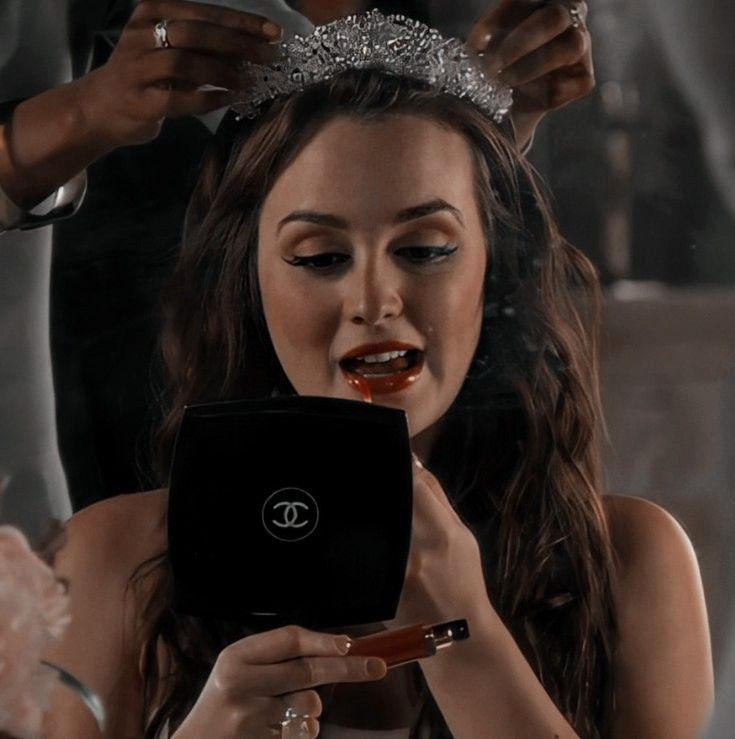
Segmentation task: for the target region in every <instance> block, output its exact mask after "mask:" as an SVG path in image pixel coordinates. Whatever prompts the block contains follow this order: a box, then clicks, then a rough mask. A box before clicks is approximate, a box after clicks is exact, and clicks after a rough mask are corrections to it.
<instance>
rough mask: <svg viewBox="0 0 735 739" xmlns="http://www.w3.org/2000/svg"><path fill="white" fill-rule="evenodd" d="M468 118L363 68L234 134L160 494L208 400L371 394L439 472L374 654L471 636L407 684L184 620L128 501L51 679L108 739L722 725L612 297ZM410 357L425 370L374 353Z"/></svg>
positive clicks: (321, 649)
mask: <svg viewBox="0 0 735 739" xmlns="http://www.w3.org/2000/svg"><path fill="white" fill-rule="evenodd" d="M454 93H456V89H455V91H454V92H453V93H447V92H446V91H442V90H441V89H437V86H435V85H433V84H430V83H426V82H423V81H417V80H416V79H413V78H410V77H408V76H400V75H396V74H386V73H385V72H383V71H379V70H378V71H376V70H364V69H363V70H357V69H348V70H347V71H344V72H342V73H340V74H337V75H336V76H334V77H333V78H331V79H327V80H323V81H320V82H317V83H316V84H313V85H308V86H306V87H303V88H302V89H298V90H296V91H295V92H293V93H291V94H286V95H280V96H278V97H276V98H275V99H274V100H273V101H272V102H267V103H266V104H265V105H264V107H263V109H261V110H260V112H259V116H258V117H257V118H255V120H254V121H253V122H247V121H241V122H239V123H238V124H235V123H232V127H231V129H230V130H227V129H225V130H224V131H223V133H222V136H221V137H220V142H219V148H218V150H217V151H215V152H214V153H213V155H212V156H211V157H210V158H209V160H208V161H207V163H206V166H205V168H204V171H203V172H202V176H201V179H200V182H199V184H198V187H197V190H196V192H195V195H194V198H193V201H192V203H191V205H190V209H189V213H188V219H187V224H186V235H185V239H184V246H183V250H182V254H181V258H180V262H179V265H178V268H177V271H176V274H175V276H174V280H173V283H172V285H171V289H170V293H169V300H168V322H167V328H166V332H165V336H164V344H163V346H164V355H165V359H166V364H167V367H168V371H169V376H170V381H171V385H170V393H169V396H168V401H169V404H170V412H169V413H168V416H167V418H166V420H165V422H164V424H163V426H162V428H161V433H160V442H161V444H160V446H161V450H162V464H163V466H164V467H165V462H166V456H167V454H168V453H170V447H171V442H172V436H173V433H174V432H175V429H176V426H177V423H178V421H179V419H180V417H181V413H182V409H183V407H184V405H185V404H187V403H192V402H196V401H200V400H205V399H207V400H211V399H215V398H238V397H268V396H270V395H272V394H274V393H281V394H289V393H294V392H295V393H298V394H305V395H324V396H332V397H340V398H351V399H359V398H360V393H359V392H358V390H356V388H355V385H357V384H359V383H363V384H364V383H367V385H368V387H369V388H370V389H371V390H372V392H373V395H374V398H373V400H374V402H378V403H381V404H385V405H388V406H392V407H396V408H401V409H404V410H405V411H406V413H407V415H408V420H409V426H410V429H411V436H412V447H413V450H414V453H415V455H416V456H417V458H418V459H419V460H421V462H423V464H421V463H420V462H418V461H417V463H416V465H415V469H414V501H415V502H414V518H413V528H412V540H411V551H410V555H409V565H408V569H407V573H406V580H405V584H404V589H403V593H402V596H401V603H400V606H399V610H398V613H397V615H396V619H395V620H394V621H393V622H391V623H389V624H385V625H382V624H377V625H373V626H372V629H370V628H369V630H375V629H376V628H377V629H379V628H382V627H384V626H388V627H392V626H399V625H404V624H409V623H415V622H425V623H428V622H433V621H438V620H444V619H448V618H455V617H459V616H464V617H466V618H468V620H469V621H470V624H471V629H472V638H471V639H470V640H469V641H467V642H462V643H460V644H457V645H455V646H454V647H452V649H449V650H446V651H445V652H443V653H441V654H439V655H437V656H435V657H433V658H431V659H427V660H423V661H422V662H421V663H420V666H417V665H416V664H414V665H409V666H407V667H404V668H398V669H394V670H392V671H391V672H390V673H388V674H386V671H385V665H384V664H382V663H381V661H380V660H378V662H377V664H375V663H372V664H371V663H370V662H369V661H367V660H365V658H358V657H353V656H343V655H344V654H345V650H344V636H345V634H351V635H355V634H357V633H358V632H359V630H358V629H357V628H351V627H349V626H346V627H345V628H344V629H340V630H336V631H337V634H336V635H334V634H325V633H316V632H313V631H308V630H305V629H302V628H298V627H285V628H282V629H274V630H271V631H265V632H262V633H246V632H244V630H242V629H237V628H235V627H233V625H232V624H229V625H228V624H223V623H203V622H201V621H198V620H196V619H193V618H188V617H182V616H180V615H177V614H175V613H174V612H172V610H171V608H170V600H169V598H170V594H169V589H168V586H169V583H170V578H169V572H168V568H167V563H166V557H165V552H166V537H165V531H166V527H165V518H166V503H167V499H166V491H165V489H164V490H160V491H154V492H151V493H145V494H140V495H135V496H127V497H124V498H116V499H113V500H110V501H106V502H104V503H102V504H99V505H96V506H94V507H92V508H90V509H87V510H85V511H83V512H82V513H81V514H79V515H78V516H76V517H75V518H74V519H73V520H72V521H71V522H70V524H69V544H68V546H67V548H66V550H65V553H64V554H63V555H62V558H61V562H60V564H59V572H60V574H61V575H63V576H64V577H66V578H67V579H68V580H69V582H70V587H71V594H72V603H73V608H74V613H73V621H72V625H71V627H70V630H69V632H68V633H67V635H66V637H65V639H64V641H63V643H61V644H60V645H59V646H58V647H57V648H55V649H54V650H53V651H52V652H51V653H49V655H48V658H49V659H51V660H52V661H55V662H57V663H59V664H61V665H62V666H64V667H65V668H66V669H68V670H70V671H71V672H73V673H74V674H76V676H77V677H79V678H80V679H82V680H83V681H85V682H86V683H87V684H89V685H90V686H91V687H92V688H93V689H95V690H96V691H98V692H99V693H100V695H101V696H102V697H103V699H104V700H105V703H106V706H107V709H108V712H109V730H108V732H107V736H109V737H131V736H136V737H141V736H145V737H154V736H156V735H160V734H161V733H162V732H165V731H168V732H169V734H170V735H171V736H173V737H175V738H176V739H189V738H190V737H202V736H211V737H218V738H222V739H229V738H230V737H233V738H234V737H266V736H274V735H277V732H278V730H279V728H280V727H279V720H280V719H281V718H282V717H283V714H284V710H285V708H286V707H290V708H293V709H294V710H295V711H296V713H297V714H300V715H303V716H307V718H306V719H304V720H303V731H304V735H308V736H316V735H317V734H318V733H319V732H320V730H321V732H322V734H321V735H322V736H325V737H330V736H332V737H346V736H349V734H348V733H347V732H346V730H344V729H342V730H340V729H338V728H337V727H339V726H342V727H351V728H352V729H353V732H355V731H356V732H357V733H356V734H355V733H353V734H352V736H365V737H372V736H374V737H376V738H377V737H388V736H390V737H394V736H401V737H406V736H409V734H410V735H411V736H431V737H434V736H436V737H441V736H454V737H457V738H458V739H469V738H470V737H483V738H484V737H491V736H497V737H516V736H518V737H545V736H549V737H553V736H557V737H575V736H579V737H603V736H612V737H621V738H622V737H626V738H627V737H662V738H663V737H694V736H696V735H697V732H698V731H699V730H700V729H701V728H702V727H703V725H704V722H705V721H706V718H707V716H708V713H709V710H710V705H711V696H712V667H711V658H710V651H709V637H708V631H707V620H706V612H705V608H704V600H703V596H702V589H701V582H700V578H699V573H698V568H697V563H696V557H695V555H694V553H693V550H692V547H691V544H690V542H689V540H688V538H687V537H686V535H685V534H684V532H683V531H682V529H681V528H680V527H679V526H678V524H677V523H676V522H675V521H674V520H673V518H672V517H671V516H669V515H668V514H667V513H666V512H665V511H663V510H662V509H660V508H659V507H657V506H655V505H653V504H651V503H647V502H645V501H643V500H639V499H633V498H622V497H616V496H603V494H602V482H601V473H600V452H599V446H598V445H599V431H600V426H601V414H600V403H599V393H598V374H597V372H598V371H597V354H596V352H597V327H598V312H599V310H598V309H599V293H598V284H597V280H596V275H595V271H594V269H593V267H592V266H591V265H590V263H589V262H588V261H587V260H586V259H585V258H584V257H583V256H582V255H581V254H580V253H579V252H578V251H576V250H575V249H574V248H573V247H572V246H570V245H569V244H568V243H566V242H565V241H564V240H563V239H562V238H561V236H560V235H559V233H558V231H557V229H556V226H555V224H554V221H553V218H552V216H551V214H550V211H549V208H548V206H547V204H546V202H545V200H544V197H543V196H542V194H541V193H540V191H539V187H538V184H537V183H536V181H535V179H534V176H533V173H532V172H531V170H530V168H529V167H528V165H527V164H526V163H525V161H524V160H523V159H522V158H521V157H520V156H519V154H518V152H517V149H516V147H515V144H514V142H513V141H512V140H510V139H509V138H508V137H507V135H506V134H505V133H504V132H503V130H502V129H501V128H500V127H499V126H498V125H496V124H495V123H494V122H493V121H492V120H491V118H490V117H489V116H488V115H487V111H483V110H480V109H479V108H478V107H476V106H475V104H474V103H472V102H469V101H468V100H466V99H460V97H458V96H457V95H456V94H454ZM233 129H234V130H233ZM386 342H399V343H400V345H401V346H400V348H401V349H406V350H409V351H408V354H405V355H403V356H399V357H393V358H386V357H379V356H376V355H379V354H383V353H385V352H386V351H388V350H389V349H391V345H390V343H388V344H387V345H386ZM356 347H363V348H362V349H361V350H360V353H361V354H362V355H363V356H362V357H361V359H359V360H358V361H357V362H348V361H345V357H346V355H349V354H351V353H352V352H351V350H354V349H355V348H356ZM393 348H396V346H395V344H393ZM371 354H372V355H373V356H372V357H370V356H369V355H371ZM364 355H367V356H368V358H369V359H372V360H375V361H367V360H366V357H365V356H364ZM375 374H377V375H382V377H381V378H378V377H375V376H373V377H371V375H375ZM407 375H410V376H411V377H412V381H411V382H395V383H393V382H391V381H390V379H391V377H395V378H403V379H405V378H406V376H407ZM386 376H387V377H388V379H387V380H386ZM424 465H425V466H424ZM130 532H134V535H133V534H131V533H130ZM90 552H93V553H94V554H93V555H92V557H90ZM314 576H315V577H318V576H319V573H314ZM233 586H237V584H236V583H233ZM340 632H342V633H340ZM381 678H382V679H381ZM331 685H336V687H335V688H334V690H333V691H332V692H331V695H330V693H329V690H327V689H325V687H324V686H331ZM317 689H319V690H317ZM320 691H321V694H320ZM85 720H86V719H85V717H83V716H82V715H81V712H79V713H78V712H77V709H76V708H75V706H74V705H73V704H72V702H71V700H67V699H65V698H64V696H62V695H61V693H59V695H58V696H56V698H55V703H54V706H53V709H52V711H51V713H50V714H49V721H48V724H49V726H48V734H49V736H50V737H52V739H54V738H55V737H69V736H75V737H86V736H89V737H92V736H94V735H95V734H94V733H93V730H92V728H86V727H85V724H84V722H85ZM373 731H374V732H375V733H371V732H373ZM391 731H392V733H389V732H391ZM381 732H382V733H381Z"/></svg>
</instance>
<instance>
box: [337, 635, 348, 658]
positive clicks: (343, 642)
mask: <svg viewBox="0 0 735 739" xmlns="http://www.w3.org/2000/svg"><path fill="white" fill-rule="evenodd" d="M334 643H335V644H336V645H337V651H338V652H339V653H340V654H347V652H349V651H350V647H351V646H352V639H350V637H349V636H338V637H337V638H336V639H335V640H334Z"/></svg>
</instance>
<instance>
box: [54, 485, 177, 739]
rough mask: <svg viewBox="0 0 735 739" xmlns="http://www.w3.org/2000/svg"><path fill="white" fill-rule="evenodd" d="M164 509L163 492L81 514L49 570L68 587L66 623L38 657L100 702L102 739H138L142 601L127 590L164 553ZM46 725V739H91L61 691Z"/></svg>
mask: <svg viewBox="0 0 735 739" xmlns="http://www.w3.org/2000/svg"><path fill="white" fill-rule="evenodd" d="M166 505H167V498H166V493H165V492H164V491H154V492H150V493H136V494H131V495H124V496H118V497H115V498H111V499H109V500H105V501H102V502H100V503H97V504H95V505H92V506H90V507H89V508H85V509H84V510H82V511H80V512H79V513H77V514H76V515H75V516H73V517H72V518H71V519H70V520H69V522H68V523H67V526H66V530H67V541H66V543H65V545H64V547H63V548H62V549H61V551H60V552H59V554H58V555H57V561H56V566H55V570H56V573H57V575H58V576H59V577H61V578H64V579H65V580H66V582H67V583H68V588H69V600H70V606H71V617H72V619H71V623H70V624H69V627H68V628H67V630H66V631H65V633H64V635H63V637H62V638H61V639H60V640H59V641H57V642H54V643H53V644H52V645H51V646H50V647H49V648H48V650H47V651H46V653H45V655H44V656H45V658H46V659H48V660H50V661H51V662H54V663H56V664H58V665H60V666H61V667H63V668H65V669H66V670H68V671H69V672H71V673H72V674H73V675H75V676H76V677H77V678H79V679H80V680H82V682H84V683H86V684H87V685H88V686H89V687H91V688H92V689H93V690H94V691H95V692H97V693H98V694H99V695H100V697H101V698H102V700H103V703H104V705H105V706H106V707H107V711H108V724H109V725H110V726H111V727H112V730H111V733H110V732H108V733H107V734H106V735H105V736H106V737H113V736H114V737H117V736H121V737H122V736H125V737H130V736H136V735H138V733H137V732H138V726H137V724H136V721H137V720H138V719H139V714H138V713H136V709H137V708H138V707H140V706H141V705H142V704H141V690H140V687H141V686H140V676H139V672H138V662H139V657H140V649H141V646H142V642H141V638H140V634H141V633H142V632H141V629H140V625H141V624H140V621H139V619H140V614H141V605H142V601H141V600H140V599H139V597H138V595H137V593H136V591H135V589H133V590H132V591H131V590H130V589H129V588H128V585H129V583H130V582H131V577H132V576H133V574H134V573H135V572H136V570H137V568H138V567H139V566H140V565H141V564H143V563H144V562H145V561H146V560H149V559H151V558H153V557H155V556H156V555H158V554H161V553H163V552H164V551H165V548H166V538H165V531H166V526H165V518H166ZM131 595H132V597H131ZM141 710H142V709H141ZM48 722H49V726H48V727H45V728H46V734H47V736H48V739H57V737H58V739H61V737H68V736H75V737H77V738H78V739H86V737H87V736H89V737H91V736H95V733H94V726H93V725H90V722H89V717H88V716H87V715H86V712H85V711H84V710H83V708H82V706H81V705H80V704H79V702H78V701H77V700H76V699H74V697H73V696H72V695H71V694H70V693H69V692H68V691H65V690H63V689H61V688H57V689H56V690H55V693H54V695H53V697H52V706H51V710H50V712H49V717H48ZM97 735H98V734H97Z"/></svg>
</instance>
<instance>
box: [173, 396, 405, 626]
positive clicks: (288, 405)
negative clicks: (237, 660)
mask: <svg viewBox="0 0 735 739" xmlns="http://www.w3.org/2000/svg"><path fill="white" fill-rule="evenodd" d="M412 506H413V486H412V469H411V448H410V444H409V435H408V424H407V420H406V414H405V412H404V411H401V410H396V409H392V408H386V407H382V406H377V405H371V404H369V403H363V402H359V401H351V400H338V399H333V398H321V397H304V396H297V397H290V398H274V399H269V400H256V401H253V400H247V401H226V402H217V403H208V404H203V405H196V406H189V407H187V408H186V409H185V412H184V416H183V420H182V422H181V426H180V428H179V432H178V436H177V440H176V445H175V449H174V455H173V462H172V468H171V476H170V495H169V514H168V535H169V559H170V563H171V567H172V571H173V581H174V607H175V608H176V609H177V610H178V611H180V612H182V613H186V614H190V615H194V616H201V617H208V618H218V619H224V620H232V621H239V622H242V623H244V624H246V625H249V626H252V627H253V628H257V629H264V628H269V627H272V628H275V627H276V626H279V625H284V624H288V623H296V624H300V625H302V626H305V627H308V628H313V629H319V628H329V627H333V626H339V625H346V624H360V623H373V622H376V621H387V620H390V619H392V618H394V617H395V613H396V609H397V607H398V602H399V598H400V594H401V590H402V587H403V580H404V576H405V570H406V563H407V559H408V551H409V546H410V539H411V516H412Z"/></svg>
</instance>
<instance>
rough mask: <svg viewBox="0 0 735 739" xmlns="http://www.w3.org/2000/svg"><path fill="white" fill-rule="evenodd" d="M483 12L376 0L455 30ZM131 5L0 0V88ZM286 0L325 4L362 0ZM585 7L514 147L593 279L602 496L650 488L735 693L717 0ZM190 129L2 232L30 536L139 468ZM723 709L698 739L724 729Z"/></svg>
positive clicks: (728, 281) (730, 292)
mask: <svg viewBox="0 0 735 739" xmlns="http://www.w3.org/2000/svg"><path fill="white" fill-rule="evenodd" d="M228 4H230V5H232V6H238V5H240V6H243V5H244V3H238V0H229V2H228ZM493 5H494V2H493V0H488V2H481V1H480V0H472V1H471V2H464V3H463V2H439V1H438V0H435V1H434V2H418V1H416V2H386V3H382V4H377V6H378V7H380V8H381V9H383V10H391V11H392V10H400V11H402V12H406V13H407V14H409V15H412V16H414V17H417V18H420V19H422V20H425V21H428V22H430V23H431V24H433V25H436V26H438V27H439V28H440V29H442V30H443V31H445V32H448V33H452V34H455V35H460V36H461V35H465V34H466V33H467V31H468V29H469V27H470V26H471V24H472V23H473V22H474V21H475V20H476V19H477V18H479V17H480V16H481V15H483V14H484V13H486V12H488V10H490V9H491V8H492V7H493ZM131 6H132V3H131V2H129V0H119V1H115V0H109V1H105V0H98V1H96V2H95V0H76V1H73V0H72V1H70V2H60V1H57V0H34V1H33V2H21V1H20V0H15V1H13V0H11V1H10V2H4V3H2V4H0V101H6V102H7V101H12V100H14V99H22V98H24V97H28V96H29V95H32V94H34V93H36V92H39V91H41V90H43V89H47V88H48V87H51V86H54V85H56V84H60V83H62V82H64V81H66V80H68V79H70V78H71V75H75V76H76V75H79V74H82V73H83V72H84V71H85V69H88V68H89V67H90V66H95V65H98V64H101V63H103V62H104V60H105V59H106V58H107V56H108V55H109V53H110V51H111V49H112V45H113V44H114V42H115V38H116V35H115V32H116V30H119V28H120V27H121V26H122V25H124V23H125V20H126V19H127V17H128V16H129V13H130V10H131ZM293 6H294V7H295V8H296V9H298V10H301V11H302V12H305V14H307V15H309V16H310V17H311V18H312V19H315V20H321V21H327V20H331V19H332V18H334V17H337V16H340V15H344V14H346V13H348V12H351V11H354V10H360V9H362V8H364V7H370V6H372V4H369V5H364V4H363V3H362V2H354V1H353V2H340V1H339V0H329V1H324V0H322V2H319V0H303V2H301V3H293ZM589 6H590V12H589V17H588V20H587V23H588V25H589V27H590V29H591V32H592V37H593V44H594V57H595V68H596V74H597V88H596V90H595V91H594V92H593V93H592V95H590V96H589V97H588V98H586V99H585V100H583V101H581V102H577V103H574V104H572V105H571V106H569V107H567V108H565V109H563V110H560V111H557V112H555V113H553V114H551V115H549V116H548V117H547V118H546V120H545V121H544V122H543V123H542V124H541V126H540V128H539V130H538V132H537V134H536V138H535V142H534V145H533V149H532V151H531V153H530V159H531V160H532V162H533V163H534V164H535V165H536V167H537V168H538V169H539V170H540V172H541V174H542V175H543V177H544V179H545V180H546V182H547V183H548V187H549V189H550V191H551V193H552V196H553V200H554V202H555V206H556V210H557V213H558V215H559V217H560V221H561V224H562V230H563V232H564V233H565V235H566V236H567V238H568V239H569V240H570V241H571V242H572V243H574V244H575V245H576V246H578V247H579V248H581V249H582V250H583V251H585V252H586V253H587V254H588V255H589V256H590V257H591V258H592V259H593V261H594V262H595V264H596V265H597V267H598V269H599V270H600V274H601V276H602V279H603V282H604V285H605V295H606V299H605V326H604V346H603V398H604V403H605V408H606V413H607V422H608V427H609V443H608V445H607V447H606V477H607V487H608V490H609V492H613V493H618V494H623V495H635V496H640V497H644V498H648V499H651V500H654V501H656V502H657V503H660V504H661V505H663V506H664V507H665V508H667V509H668V510H669V511H671V512H672V513H673V514H674V515H675V516H676V517H677V518H678V520H679V521H680V522H681V523H682V525H683V526H684V528H685V529H686V531H687V532H688V534H689V536H690V538H691V539H692V542H693V544H694V547H695V549H696V551H697V555H698V557H699V562H700V566H701V570H702V576H703V580H704V587H705V592H706V597H707V603H708V609H709V616H710V626H711V632H712V642H713V651H714V658H715V668H716V671H717V676H718V689H719V690H720V691H723V693H724V691H727V690H730V691H731V693H730V694H731V695H735V577H733V572H735V543H733V533H734V532H735V503H734V502H733V497H734V496H733V492H734V491H735V454H734V453H733V452H734V451H735V448H734V447H733V442H732V437H733V434H734V433H735V243H734V242H735V155H734V153H733V132H734V131H735V99H734V98H735V96H734V95H733V91H734V90H735V84H734V83H735V80H734V79H733V77H735V72H734V71H733V70H735V58H734V57H735V55H734V53H733V45H732V40H731V34H732V29H734V28H735V17H734V13H735V5H733V4H732V3H728V2H727V0H700V2H698V3H691V2H687V0H636V1H635V2H632V0H630V1H629V0H589ZM39 60H40V61H39ZM210 135H211V134H210V132H209V130H208V129H207V128H206V126H205V125H204V124H203V123H202V122H201V121H198V120H195V119H187V120H177V121H170V122H168V123H167V124H166V125H165V126H164V130H163V133H162V135H161V136H160V137H159V138H158V139H157V140H156V141H155V142H153V143H151V144H149V145H146V146H143V147H136V148H130V149H122V150H118V151H117V152H115V153H113V154H112V155H110V156H108V157H107V158H105V159H104V160H102V161H100V162H98V163H97V164H96V165H94V166H93V167H92V168H90V170H89V178H90V187H89V192H88V195H87V199H86V202H85V204H84V206H83V208H82V210H81V211H80V213H79V214H78V215H77V216H75V217H74V218H73V219H70V220H68V221H66V222H63V223H61V224H59V225H58V226H56V227H55V228H54V229H53V230H52V229H51V228H45V229H40V230H36V231H31V232H22V233H20V232H12V233H7V234H4V235H3V236H2V237H0V487H4V494H3V504H2V509H0V520H2V521H3V522H10V523H15V524H17V525H20V526H21V527H22V528H24V529H25V530H26V531H27V533H28V534H29V535H30V536H31V537H32V538H38V537H40V536H41V534H42V533H43V530H44V529H45V527H46V525H47V523H48V520H49V519H50V518H51V517H52V516H57V517H61V518H64V517H66V515H68V513H69V511H70V510H71V508H72V507H73V508H74V509H79V508H81V507H84V506H86V505H88V504H90V503H92V502H94V501H96V500H99V499H101V498H104V497H108V496H111V495H115V494H118V493H126V492H132V491H135V490H142V489H148V488H150V486H151V484H152V478H151V477H150V475H149V474H148V472H147V470H148V465H149V457H148V432H149V427H150V424H151V422H152V420H153V419H154V418H155V417H156V414H157V405H156V397H155V392H154V390H153V388H154V387H155V386H156V381H157V373H158V370H157V368H156V364H155V362H154V361H153V360H152V357H153V354H154V348H155V342H156V336H157V331H158V324H159V318H160V316H159V311H158V300H159V295H160V289H161V286H162V284H163V283H164V281H165V278H166V275H167V274H168V271H169V269H170V268H171V265H172V261H173V259H174V258H175V256H176V249H177V243H178V238H179V235H180V226H181V219H182V214H183V209H184V207H185V203H186V199H187V197H188V193H189V192H190V189H191V187H192V185H193V183H194V180H195V177H196V171H197V162H198V158H199V156H200V155H201V152H202V151H203V149H204V147H205V145H206V143H207V141H208V139H209V137H210ZM49 337H50V339H49ZM3 479H4V483H3V482H2V480H3ZM728 655H729V656H728ZM721 705H722V702H721ZM722 715H723V714H720V717H719V720H720V721H722V722H723V723H722V724H721V727H720V730H721V732H722V733H717V734H716V735H717V736H722V737H725V736H731V735H732V734H731V730H730V733H727V732H726V731H725V728H726V727H725V723H726V722H725V721H724V719H722ZM714 731H715V730H713V736H714V735H715V733H714Z"/></svg>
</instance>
